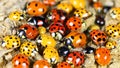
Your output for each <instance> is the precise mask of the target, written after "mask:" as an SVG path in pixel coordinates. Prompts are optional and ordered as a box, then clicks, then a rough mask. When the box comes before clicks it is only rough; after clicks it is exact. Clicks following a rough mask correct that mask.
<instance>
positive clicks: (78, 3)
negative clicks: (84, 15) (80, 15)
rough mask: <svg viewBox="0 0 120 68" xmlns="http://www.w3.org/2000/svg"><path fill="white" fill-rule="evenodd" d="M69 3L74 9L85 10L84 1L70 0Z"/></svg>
mask: <svg viewBox="0 0 120 68" xmlns="http://www.w3.org/2000/svg"><path fill="white" fill-rule="evenodd" d="M70 3H71V4H72V5H73V7H74V8H76V9H77V8H85V7H86V2H85V0H70Z"/></svg>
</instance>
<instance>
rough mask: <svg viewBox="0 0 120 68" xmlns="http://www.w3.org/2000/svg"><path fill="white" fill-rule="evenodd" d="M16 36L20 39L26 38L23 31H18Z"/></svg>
mask: <svg viewBox="0 0 120 68" xmlns="http://www.w3.org/2000/svg"><path fill="white" fill-rule="evenodd" d="M18 36H19V37H21V38H26V33H25V30H19V31H18Z"/></svg>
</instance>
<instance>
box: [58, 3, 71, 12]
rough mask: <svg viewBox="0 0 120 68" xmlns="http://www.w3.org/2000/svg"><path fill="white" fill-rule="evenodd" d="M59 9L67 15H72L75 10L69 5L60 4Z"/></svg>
mask: <svg viewBox="0 0 120 68" xmlns="http://www.w3.org/2000/svg"><path fill="white" fill-rule="evenodd" d="M57 9H61V10H63V11H65V12H67V13H70V12H71V11H72V9H73V6H72V5H71V4H69V3H60V4H58V5H57Z"/></svg>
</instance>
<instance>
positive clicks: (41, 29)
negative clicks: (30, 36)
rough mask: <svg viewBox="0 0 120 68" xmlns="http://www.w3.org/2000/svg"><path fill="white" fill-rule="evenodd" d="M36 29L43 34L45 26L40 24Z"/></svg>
mask: <svg viewBox="0 0 120 68" xmlns="http://www.w3.org/2000/svg"><path fill="white" fill-rule="evenodd" d="M38 30H39V34H45V33H46V28H45V27H43V26H41V27H38Z"/></svg>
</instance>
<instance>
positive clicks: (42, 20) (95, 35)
mask: <svg viewBox="0 0 120 68" xmlns="http://www.w3.org/2000/svg"><path fill="white" fill-rule="evenodd" d="M88 2H89V5H90V6H91V7H93V8H94V10H95V11H96V16H95V21H94V25H90V26H89V27H88V28H87V30H84V31H82V29H83V25H84V22H85V21H86V20H88V19H90V17H92V16H93V13H92V12H91V11H89V10H87V9H86V6H87V5H86V2H85V0H70V1H69V2H65V3H64V2H61V1H57V0H42V1H36V0H33V1H30V2H27V3H26V5H25V8H26V9H24V10H22V11H12V12H11V13H10V14H9V15H8V18H9V19H10V20H11V21H14V22H16V23H17V22H25V23H24V24H21V25H20V26H18V27H17V33H16V34H15V35H8V36H5V37H4V38H3V39H2V45H1V46H2V47H3V48H6V49H13V50H18V51H19V52H18V54H16V55H15V56H14V57H13V58H12V66H13V68H84V64H85V60H86V58H88V57H86V56H87V55H88V54H93V55H94V59H95V61H96V62H95V64H96V65H101V66H107V65H109V64H110V62H111V50H112V49H114V48H115V47H116V46H117V43H116V41H114V40H113V41H111V40H109V38H115V39H119V38H120V29H119V26H120V25H119V24H117V25H115V24H111V25H108V26H106V27H104V26H105V23H106V22H105V15H106V13H107V12H108V11H109V10H110V14H109V15H110V16H111V18H113V19H116V20H119V16H120V15H119V14H120V12H119V11H120V8H112V9H111V7H112V6H103V5H102V3H100V2H99V1H97V0H89V1H88ZM86 24H87V22H86ZM89 43H91V44H89ZM92 45H94V46H92ZM30 64H31V65H32V66H31V65H30Z"/></svg>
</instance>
